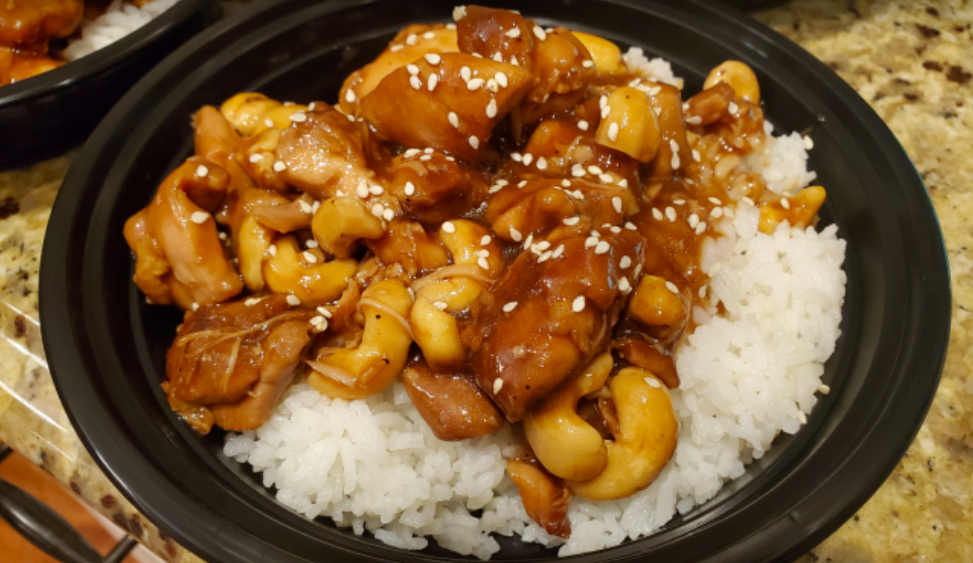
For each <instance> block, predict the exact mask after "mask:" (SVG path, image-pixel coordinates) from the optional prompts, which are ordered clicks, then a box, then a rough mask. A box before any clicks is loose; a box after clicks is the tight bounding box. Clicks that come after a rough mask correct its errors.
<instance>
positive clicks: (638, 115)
mask: <svg viewBox="0 0 973 563" xmlns="http://www.w3.org/2000/svg"><path fill="white" fill-rule="evenodd" d="M607 101H608V103H607V107H608V108H610V111H609V113H608V117H606V118H604V119H602V120H601V123H600V124H599V125H598V132H597V133H595V141H596V142H597V143H598V144H599V145H602V146H605V147H608V148H610V149H615V150H619V151H622V152H623V153H625V154H627V155H629V156H630V157H632V158H634V159H635V160H638V161H639V162H649V161H651V160H652V159H653V158H655V155H656V153H657V152H658V150H659V142H660V141H661V140H662V134H661V133H660V131H659V121H658V119H657V118H656V116H655V112H654V111H652V108H651V107H650V105H649V99H648V97H647V96H646V95H645V94H644V93H643V92H641V91H640V90H637V89H635V88H631V87H629V86H624V87H622V88H619V89H617V90H615V91H614V92H612V93H611V94H609V96H608V100H607Z"/></svg>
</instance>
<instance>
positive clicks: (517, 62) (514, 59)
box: [510, 56, 520, 66]
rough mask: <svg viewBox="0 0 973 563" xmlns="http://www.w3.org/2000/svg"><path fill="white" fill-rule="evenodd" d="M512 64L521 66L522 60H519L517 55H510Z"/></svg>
mask: <svg viewBox="0 0 973 563" xmlns="http://www.w3.org/2000/svg"><path fill="white" fill-rule="evenodd" d="M510 64H512V65H514V66H520V61H518V60H517V57H514V56H511V57H510Z"/></svg>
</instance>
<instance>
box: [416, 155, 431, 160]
mask: <svg viewBox="0 0 973 563" xmlns="http://www.w3.org/2000/svg"><path fill="white" fill-rule="evenodd" d="M419 160H421V161H422V162H429V161H430V160H432V155H431V154H424V155H422V156H420V157H419Z"/></svg>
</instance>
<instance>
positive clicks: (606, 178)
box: [598, 173, 615, 184]
mask: <svg viewBox="0 0 973 563" xmlns="http://www.w3.org/2000/svg"><path fill="white" fill-rule="evenodd" d="M598 179H599V180H601V183H602V184H611V183H612V181H614V180H615V178H613V177H612V175H611V174H608V173H605V174H599V175H598Z"/></svg>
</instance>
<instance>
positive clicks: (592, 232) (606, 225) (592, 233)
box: [591, 223, 611, 238]
mask: <svg viewBox="0 0 973 563" xmlns="http://www.w3.org/2000/svg"><path fill="white" fill-rule="evenodd" d="M610 226H611V223H605V224H604V225H602V226H601V228H603V229H604V228H605V227H610ZM591 236H593V237H595V238H601V233H599V232H598V231H596V230H594V229H591Z"/></svg>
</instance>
